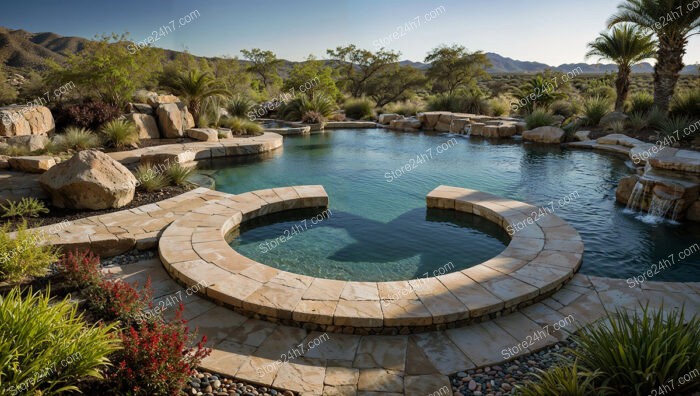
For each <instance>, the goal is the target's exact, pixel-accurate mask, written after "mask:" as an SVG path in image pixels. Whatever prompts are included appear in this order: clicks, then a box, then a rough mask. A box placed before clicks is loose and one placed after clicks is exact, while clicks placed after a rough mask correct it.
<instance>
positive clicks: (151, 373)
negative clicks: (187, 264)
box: [108, 304, 211, 395]
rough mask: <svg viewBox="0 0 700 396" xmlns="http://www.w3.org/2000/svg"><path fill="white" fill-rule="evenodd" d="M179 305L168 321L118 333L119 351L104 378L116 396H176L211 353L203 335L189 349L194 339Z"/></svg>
mask: <svg viewBox="0 0 700 396" xmlns="http://www.w3.org/2000/svg"><path fill="white" fill-rule="evenodd" d="M183 309H184V308H183V305H182V304H180V307H179V308H178V310H177V313H176V318H175V320H173V321H172V322H165V321H161V320H155V321H150V322H147V323H144V324H143V325H141V326H139V327H134V326H130V327H129V328H128V329H125V330H123V331H122V332H121V334H120V337H121V340H122V346H123V349H121V350H119V351H118V352H116V353H115V354H114V355H113V357H112V358H111V359H110V360H111V361H112V363H113V364H114V367H113V369H112V372H111V373H110V375H109V376H108V377H109V379H111V380H112V381H114V388H115V389H118V390H119V391H121V393H120V394H124V393H126V394H133V395H176V394H179V392H180V390H181V389H182V387H183V386H184V384H185V381H186V380H187V379H188V378H189V377H190V376H191V375H192V372H193V370H194V369H195V368H196V367H197V365H199V363H200V362H201V361H202V359H204V358H205V357H207V356H208V355H209V354H210V353H211V350H210V349H208V348H205V347H204V344H205V343H206V340H207V339H206V336H204V337H202V339H201V340H200V341H199V342H198V343H197V344H196V345H195V346H194V347H192V348H190V347H188V345H189V344H190V343H191V342H192V341H193V340H194V334H192V333H190V330H189V328H188V327H187V321H186V320H183V319H182V310H183Z"/></svg>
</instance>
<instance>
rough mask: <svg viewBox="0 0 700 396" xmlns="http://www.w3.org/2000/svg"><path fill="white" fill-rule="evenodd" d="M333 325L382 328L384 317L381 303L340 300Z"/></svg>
mask: <svg viewBox="0 0 700 396" xmlns="http://www.w3.org/2000/svg"><path fill="white" fill-rule="evenodd" d="M333 323H334V324H336V325H338V326H355V327H381V326H382V324H383V323H384V317H383V315H382V308H381V306H380V304H379V301H349V300H339V301H338V306H337V307H336V308H335V319H334V320H333Z"/></svg>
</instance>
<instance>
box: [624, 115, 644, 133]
mask: <svg viewBox="0 0 700 396" xmlns="http://www.w3.org/2000/svg"><path fill="white" fill-rule="evenodd" d="M629 117H630V118H629V119H628V120H627V122H629V124H630V127H631V128H632V130H635V131H641V130H642V129H644V128H646V127H647V126H649V124H648V122H647V117H646V115H644V114H643V113H640V112H634V113H631V114H630V115H629Z"/></svg>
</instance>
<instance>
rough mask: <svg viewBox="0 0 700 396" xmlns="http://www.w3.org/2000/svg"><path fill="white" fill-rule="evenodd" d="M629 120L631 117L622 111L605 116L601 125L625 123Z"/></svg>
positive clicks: (601, 120)
mask: <svg viewBox="0 0 700 396" xmlns="http://www.w3.org/2000/svg"><path fill="white" fill-rule="evenodd" d="M628 119H629V116H628V115H627V114H625V113H623V112H620V111H612V112H610V113H608V114H606V115H604V116H603V118H601V119H600V125H610V124H612V123H615V122H625V121H627V120H628Z"/></svg>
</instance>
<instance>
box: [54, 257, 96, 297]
mask: <svg viewBox="0 0 700 396" xmlns="http://www.w3.org/2000/svg"><path fill="white" fill-rule="evenodd" d="M56 269H57V270H58V273H59V275H61V276H62V277H63V279H65V281H66V283H67V284H68V286H70V287H78V288H86V287H90V286H95V285H97V284H98V283H100V281H101V279H102V274H101V273H100V256H98V255H96V254H94V253H92V251H90V250H78V249H76V250H74V251H70V252H68V253H66V254H64V255H63V256H61V258H60V259H59V261H58V263H56Z"/></svg>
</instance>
